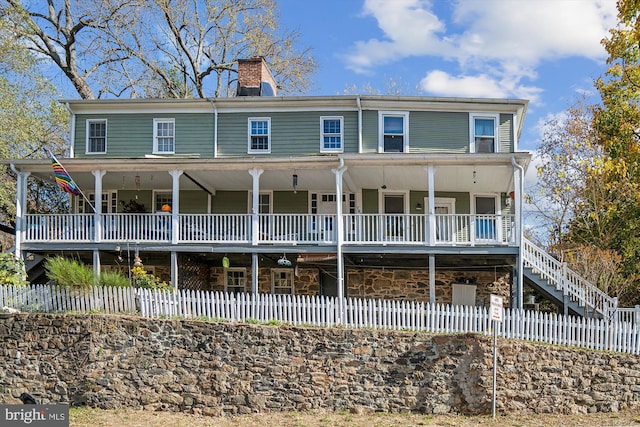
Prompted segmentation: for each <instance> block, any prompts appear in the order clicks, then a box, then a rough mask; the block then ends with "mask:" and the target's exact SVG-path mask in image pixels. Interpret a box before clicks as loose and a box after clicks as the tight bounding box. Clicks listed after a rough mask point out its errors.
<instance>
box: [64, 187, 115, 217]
mask: <svg viewBox="0 0 640 427" xmlns="http://www.w3.org/2000/svg"><path fill="white" fill-rule="evenodd" d="M85 196H87V199H89V202H90V203H92V204H93V206H95V205H96V204H95V193H94V192H92V191H91V192H87V193H85ZM117 201H118V192H117V191H103V192H102V205H103V206H102V207H103V209H102V213H103V214H112V213H117V212H118V203H117ZM104 205H106V210H105V209H104V207H105V206H104ZM86 208H89V204H88V203H87V201H86V200H85V199H84V197H76V198H75V203H74V211H75V213H79V214H82V213H93V212H90V211H89V212H88V211H87V209H86Z"/></svg>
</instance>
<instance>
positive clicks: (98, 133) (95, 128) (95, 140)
mask: <svg viewBox="0 0 640 427" xmlns="http://www.w3.org/2000/svg"><path fill="white" fill-rule="evenodd" d="M106 136H107V123H106V122H91V123H89V152H91V153H102V152H104V151H105V150H106Z"/></svg>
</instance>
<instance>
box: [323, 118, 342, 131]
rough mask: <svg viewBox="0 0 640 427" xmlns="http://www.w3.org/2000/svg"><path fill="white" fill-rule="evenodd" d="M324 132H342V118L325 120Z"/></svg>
mask: <svg viewBox="0 0 640 427" xmlns="http://www.w3.org/2000/svg"><path fill="white" fill-rule="evenodd" d="M324 133H338V134H339V133H340V120H325V121H324Z"/></svg>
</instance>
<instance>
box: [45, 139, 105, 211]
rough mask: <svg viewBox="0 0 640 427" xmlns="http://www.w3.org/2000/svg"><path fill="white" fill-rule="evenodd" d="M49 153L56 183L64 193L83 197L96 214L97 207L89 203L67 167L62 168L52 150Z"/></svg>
mask: <svg viewBox="0 0 640 427" xmlns="http://www.w3.org/2000/svg"><path fill="white" fill-rule="evenodd" d="M47 151H48V152H49V157H50V158H51V161H52V163H53V172H54V177H55V180H56V183H57V184H58V185H59V186H60V187H61V188H62V191H64V192H65V193H69V194H73V195H76V196H78V195H80V196H82V197H83V198H84V200H85V201H86V202H87V204H88V205H89V206H90V207H91V209H92V210H93V212H94V213H95V212H96V208H95V206H93V203H91V202H90V201H89V199H88V198H87V196H86V195H85V194H84V192H83V191H82V189H80V187H79V186H78V184H76V182H75V181H74V180H73V178H72V177H71V175H70V174H69V172H67V169H65V167H64V166H62V163H60V162H59V161H58V159H57V158H56V156H54V155H53V153H52V152H51V150H47ZM56 169H57V170H56Z"/></svg>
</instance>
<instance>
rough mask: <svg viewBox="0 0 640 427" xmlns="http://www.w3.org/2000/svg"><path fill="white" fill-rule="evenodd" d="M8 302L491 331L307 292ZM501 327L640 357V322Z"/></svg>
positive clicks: (2, 292) (516, 318)
mask: <svg viewBox="0 0 640 427" xmlns="http://www.w3.org/2000/svg"><path fill="white" fill-rule="evenodd" d="M0 306H2V307H5V306H6V307H11V308H15V309H18V310H21V311H27V312H47V313H51V312H77V313H98V312H100V313H128V314H132V313H138V314H140V315H141V316H144V317H148V318H191V319H202V320H214V321H230V322H252V321H255V322H261V323H269V322H275V323H287V324H292V325H310V326H325V327H330V326H336V325H341V326H343V327H348V328H372V329H396V330H409V331H421V332H431V333H481V334H489V333H490V332H491V330H492V329H491V328H492V322H491V317H490V313H489V310H488V309H487V308H485V307H471V306H451V305H441V304H429V303H422V302H411V301H392V300H379V299H364V298H345V299H344V300H342V304H341V301H340V300H339V299H337V298H331V297H320V296H302V295H295V296H292V295H272V294H257V295H254V294H245V293H243V294H229V293H224V292H207V291H192V290H169V291H165V290H149V289H133V288H100V287H95V288H91V289H90V290H88V291H85V292H78V291H75V292H74V291H69V290H67V289H65V288H61V287H50V286H46V285H30V286H21V287H20V286H19V287H13V286H0ZM503 319H504V321H503V322H501V323H498V324H497V325H496V327H497V332H498V335H499V336H501V337H505V338H513V339H521V340H527V341H536V342H545V343H549V344H558V345H566V346H575V347H583V348H588V349H594V350H610V351H618V352H624V353H632V354H640V328H639V327H638V324H637V323H636V322H631V321H620V320H616V321H614V320H611V319H609V320H607V319H593V318H591V319H590V318H582V317H574V316H564V315H559V314H552V313H542V312H537V311H523V310H516V309H505V310H504V312H503Z"/></svg>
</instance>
